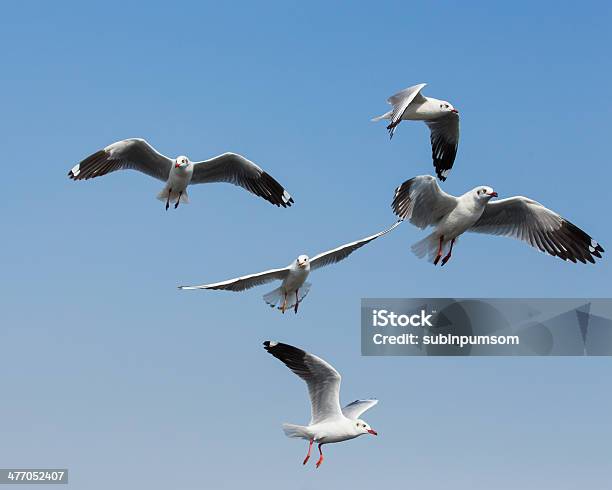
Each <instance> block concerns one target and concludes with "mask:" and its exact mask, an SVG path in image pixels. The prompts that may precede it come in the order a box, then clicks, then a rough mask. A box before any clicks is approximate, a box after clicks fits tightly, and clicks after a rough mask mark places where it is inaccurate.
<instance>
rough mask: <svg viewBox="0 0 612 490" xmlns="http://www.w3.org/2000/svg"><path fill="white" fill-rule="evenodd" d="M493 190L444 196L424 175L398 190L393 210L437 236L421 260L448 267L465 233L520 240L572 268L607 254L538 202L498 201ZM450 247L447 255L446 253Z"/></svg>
mask: <svg viewBox="0 0 612 490" xmlns="http://www.w3.org/2000/svg"><path fill="white" fill-rule="evenodd" d="M493 197H497V192H495V191H494V190H493V189H492V188H491V187H487V186H479V187H475V188H474V189H472V190H471V191H468V192H466V193H465V194H463V195H462V196H459V197H455V196H451V195H450V194H447V193H446V192H444V191H442V189H440V187H439V186H438V183H437V182H436V179H435V177H433V176H431V175H420V176H418V177H414V178H412V179H410V180H407V181H406V182H404V183H403V184H402V185H401V186H399V187H398V188H397V189H396V190H395V196H394V198H393V203H392V204H391V207H392V208H393V211H394V213H395V214H396V215H397V216H398V217H400V218H401V219H408V220H409V221H410V222H411V223H412V224H414V225H416V226H418V227H419V228H421V229H424V228H427V227H428V226H433V227H435V229H434V232H433V233H431V234H430V235H429V236H427V237H426V238H425V239H423V240H421V241H420V242H417V243H415V244H414V245H413V246H412V251H413V252H414V253H415V255H417V256H418V257H421V258H423V257H425V256H426V255H427V256H428V257H429V258H430V259H433V263H434V264H436V265H437V264H438V262H439V261H440V259H442V263H441V265H444V264H445V263H446V262H448V260H449V259H450V257H451V254H452V251H453V245H454V243H455V242H456V241H457V239H458V237H459V236H460V235H462V234H463V233H465V232H466V231H471V232H475V233H486V234H490V235H502V236H510V237H513V238H518V239H519V240H523V241H525V242H527V243H528V244H529V245H531V246H532V247H536V248H538V249H540V250H541V251H542V252H545V253H547V254H549V255H552V256H557V257H559V258H561V259H563V260H570V261H572V262H574V263H575V262H577V261H579V262H582V263H586V262H591V263H595V259H594V258H595V257H596V258H601V253H602V252H603V251H604V249H603V248H602V247H601V245H599V244H598V243H597V242H596V241H595V240H593V239H592V238H591V237H590V236H589V235H587V234H586V233H585V232H584V231H582V230H581V229H580V228H578V227H577V226H576V225H574V224H572V223H570V222H569V221H567V220H566V219H565V218H563V217H562V216H560V215H559V214H557V213H555V212H554V211H551V210H550V209H548V208H546V207H544V206H543V205H542V204H540V203H539V202H537V201H534V200H532V199H529V198H527V197H523V196H515V197H510V198H507V199H500V200H498V201H492V202H490V201H491V199H492V198H493ZM449 243H450V249H449V251H448V254H447V255H446V256H445V257H444V258H442V251H443V249H444V248H445V246H446V245H447V244H449Z"/></svg>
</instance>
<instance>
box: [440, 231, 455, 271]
mask: <svg viewBox="0 0 612 490" xmlns="http://www.w3.org/2000/svg"><path fill="white" fill-rule="evenodd" d="M454 243H455V239H454V238H453V239H452V240H451V246H450V250H449V251H448V253H447V254H446V257H444V258H443V259H442V263H441V264H440V266H443V265H444V264H446V263H447V262H448V260H449V259H450V258H451V254H452V253H453V245H454Z"/></svg>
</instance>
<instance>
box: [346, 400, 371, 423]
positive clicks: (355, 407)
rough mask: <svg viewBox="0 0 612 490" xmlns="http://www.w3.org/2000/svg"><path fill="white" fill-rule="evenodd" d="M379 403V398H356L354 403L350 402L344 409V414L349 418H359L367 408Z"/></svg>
mask: <svg viewBox="0 0 612 490" xmlns="http://www.w3.org/2000/svg"><path fill="white" fill-rule="evenodd" d="M377 403H378V400H372V399H370V400H355V401H354V402H353V403H349V404H348V405H347V406H346V407H344V408H343V409H342V414H343V415H344V416H345V417H346V418H348V419H353V420H357V419H358V418H359V417H361V414H363V413H364V412H365V411H366V410H369V409H370V408H372V407H373V406H374V405H376V404H377Z"/></svg>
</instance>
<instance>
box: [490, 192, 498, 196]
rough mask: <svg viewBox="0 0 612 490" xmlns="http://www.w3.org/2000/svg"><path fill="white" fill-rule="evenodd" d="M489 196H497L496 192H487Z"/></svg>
mask: <svg viewBox="0 0 612 490" xmlns="http://www.w3.org/2000/svg"><path fill="white" fill-rule="evenodd" d="M489 196H491V197H497V192H495V191H493V192H491V193H490V194H489Z"/></svg>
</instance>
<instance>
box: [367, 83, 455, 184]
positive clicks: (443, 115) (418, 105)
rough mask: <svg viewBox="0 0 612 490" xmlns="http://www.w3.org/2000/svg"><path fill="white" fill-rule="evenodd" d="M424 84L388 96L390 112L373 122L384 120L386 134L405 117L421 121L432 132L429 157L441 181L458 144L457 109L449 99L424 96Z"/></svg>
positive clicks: (391, 132) (451, 161) (453, 159)
mask: <svg viewBox="0 0 612 490" xmlns="http://www.w3.org/2000/svg"><path fill="white" fill-rule="evenodd" d="M425 85H427V84H426V83H419V84H418V85H414V86H412V87H408V88H407V89H404V90H402V91H401V92H398V93H396V94H395V95H392V96H391V97H389V98H388V99H387V102H388V103H389V104H391V105H392V106H393V109H391V110H390V111H389V112H387V113H385V114H383V115H382V116H378V117H375V118H374V119H372V121H380V120H382V119H387V120H389V121H390V123H389V125H388V126H387V129H388V130H389V137H390V138H393V133H394V132H395V128H396V127H397V125H398V124H399V123H400V122H401V121H402V119H404V120H410V121H424V122H425V124H427V126H428V127H429V130H430V131H431V136H430V139H431V157H432V159H433V164H434V167H435V169H436V174H437V175H438V177H439V178H440V180H442V181H444V180H446V177H447V176H448V173H449V172H450V169H451V168H453V163H454V161H455V157H456V156H457V146H458V145H459V111H458V110H457V109H455V108H454V107H453V105H452V104H451V103H450V102H447V101H445V100H438V99H434V98H433V97H425V96H423V95H422V94H421V90H423V87H425Z"/></svg>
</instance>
